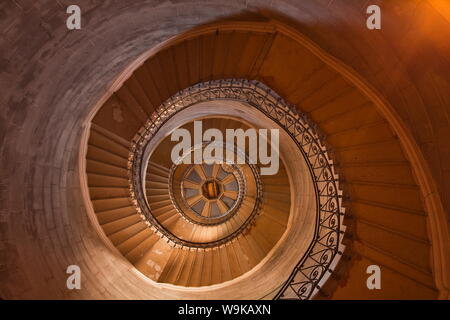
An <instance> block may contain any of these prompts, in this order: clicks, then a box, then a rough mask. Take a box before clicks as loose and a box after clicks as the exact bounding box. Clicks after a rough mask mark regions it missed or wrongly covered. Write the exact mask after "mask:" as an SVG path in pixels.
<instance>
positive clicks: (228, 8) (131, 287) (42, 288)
mask: <svg viewBox="0 0 450 320" xmlns="http://www.w3.org/2000/svg"><path fill="white" fill-rule="evenodd" d="M69 4H70V1H59V2H55V1H51V0H42V1H39V2H37V1H33V2H31V1H23V0H20V1H4V2H2V3H1V4H0V16H1V19H0V21H1V22H0V26H1V30H2V33H1V34H0V46H1V48H2V50H1V53H0V87H1V88H2V94H1V95H0V105H1V108H0V112H1V113H0V148H1V169H0V181H1V182H0V202H1V205H0V240H1V242H0V280H1V283H2V285H1V287H0V296H1V297H2V298H6V299H12V298H60V299H61V298H83V299H86V298H94V299H95V298H155V297H156V296H155V295H154V293H153V292H151V290H148V288H149V286H148V283H146V281H145V279H143V278H142V276H140V275H138V274H136V273H135V272H133V271H132V270H130V269H129V265H127V264H125V263H123V261H122V260H121V259H120V257H119V256H118V255H116V254H114V253H113V252H111V251H110V250H108V249H107V248H106V247H105V246H104V245H103V243H102V242H101V240H100V239H99V238H98V236H97V234H96V233H95V231H94V230H93V228H92V226H91V224H90V221H89V220H88V218H87V215H86V214H85V208H84V206H83V201H82V197H81V192H80V183H79V177H78V171H79V170H78V169H79V168H77V165H78V154H79V146H80V138H81V133H82V130H83V128H82V126H83V124H84V123H85V119H86V118H87V116H88V115H89V113H90V112H91V110H92V108H93V106H94V105H95V104H96V103H98V101H99V100H100V98H101V97H103V96H104V95H105V94H106V93H107V92H108V90H109V88H110V87H111V83H112V82H113V81H114V79H115V78H116V77H117V75H118V74H120V73H121V72H122V71H123V70H124V69H125V67H126V66H127V65H129V64H130V63H131V62H133V61H134V60H135V59H136V58H137V57H138V56H139V55H141V54H142V53H144V52H146V51H148V50H149V48H152V47H154V46H155V45H157V44H159V43H161V42H162V41H163V40H166V39H168V38H170V37H172V36H175V35H177V34H179V33H180V32H183V31H185V30H188V29H190V28H191V27H193V26H196V25H199V24H202V23H207V22H210V21H213V20H217V19H229V18H230V17H232V18H234V19H236V18H237V19H239V18H240V17H245V18H246V19H259V18H256V17H255V15H253V14H249V13H246V12H247V11H255V10H256V11H260V12H262V13H263V14H264V15H267V16H274V17H277V18H280V17H281V19H282V20H283V21H288V20H290V21H291V22H292V24H293V25H295V26H296V27H297V28H298V29H299V30H300V31H301V32H303V33H304V34H306V35H307V36H309V37H310V38H311V39H313V40H314V41H315V42H316V43H318V44H319V45H320V46H321V47H322V48H324V49H325V50H327V51H328V52H329V53H331V54H332V55H334V56H336V57H338V58H339V59H341V60H342V61H344V62H345V63H346V64H348V65H349V66H351V67H352V68H353V69H355V70H356V71H357V72H358V73H360V74H361V75H362V76H363V77H364V78H365V79H366V81H369V82H370V83H371V84H372V85H373V86H374V87H375V88H376V89H377V90H378V91H379V92H381V93H382V95H383V96H384V98H385V99H386V100H387V101H388V102H389V103H390V104H391V106H393V107H394V108H395V111H396V112H397V113H398V114H399V115H400V117H401V119H402V120H403V121H404V122H405V123H406V124H407V125H408V130H409V131H411V133H412V135H413V136H414V137H415V140H416V142H417V144H418V146H419V147H420V150H421V151H422V153H423V156H424V158H425V160H426V163H427V164H428V167H429V168H430V169H431V173H432V175H433V178H434V180H435V183H436V187H433V186H432V187H431V188H430V189H429V190H431V191H430V194H426V197H430V198H435V199H436V200H437V203H439V201H441V202H442V204H443V207H441V208H437V210H438V211H439V210H440V212H441V218H443V219H447V221H448V211H446V210H445V209H444V208H448V207H449V204H450V186H449V181H450V167H449V163H450V146H449V144H448V138H449V137H450V109H449V108H450V82H449V75H448V73H446V70H449V60H448V57H449V56H450V47H449V46H448V41H446V40H445V39H449V38H450V34H449V33H450V28H449V21H448V20H446V19H445V17H444V16H442V15H441V14H440V12H439V11H438V10H437V9H436V7H433V6H431V5H430V2H429V1H422V2H420V3H419V2H418V1H411V2H410V3H408V4H405V1H401V0H397V1H390V2H389V3H384V2H383V25H382V30H381V31H369V30H367V29H366V28H364V25H365V17H366V14H365V3H364V2H361V1H333V2H330V1H301V2H300V1H294V0H292V1H257V0H247V1H239V0H236V1H226V2H223V1H216V0H213V1H175V0H174V1H134V0H122V1H101V2H100V1H89V0H83V1H80V6H81V7H82V11H83V20H82V30H80V31H68V30H67V29H66V26H65V19H66V17H67V15H66V13H65V10H66V7H65V6H66V5H69ZM274 89H275V90H279V88H276V87H274ZM280 92H282V90H280ZM447 210H448V209H447ZM445 214H446V215H445ZM430 228H431V229H432V230H435V234H436V226H430ZM433 228H434V229H433ZM438 233H439V235H438V236H437V238H434V240H432V241H434V243H437V242H439V241H447V246H446V247H445V246H444V247H440V249H439V250H440V251H441V254H442V256H443V257H446V258H447V259H448V232H447V228H441V229H439V230H438ZM70 264H77V265H79V266H80V267H81V268H82V270H84V272H83V280H82V287H83V290H80V291H77V290H74V291H69V290H67V289H66V287H65V282H66V278H67V275H66V273H65V270H66V268H67V266H68V265H70ZM434 267H435V268H437V269H439V268H442V266H439V265H437V264H436V262H435V266H434ZM444 271H446V270H441V271H440V272H438V273H439V274H438V277H439V279H438V280H439V281H438V282H439V284H438V287H440V288H441V289H443V292H445V288H448V282H447V281H448V275H446V274H445V272H444ZM341 292H342V293H341V295H340V296H339V295H338V297H345V296H346V295H347V296H348V292H346V291H345V288H344V289H342V290H341ZM230 294H232V293H230ZM447 295H448V291H447ZM157 296H158V297H160V298H161V297H163V296H164V292H163V291H160V292H158V295H157ZM441 296H442V295H441ZM444 296H445V293H444ZM167 298H170V296H169V295H167ZM198 298H203V297H202V296H199V297H198Z"/></svg>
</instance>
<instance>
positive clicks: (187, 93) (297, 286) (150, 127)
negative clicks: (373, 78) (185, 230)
mask: <svg viewBox="0 0 450 320" xmlns="http://www.w3.org/2000/svg"><path fill="white" fill-rule="evenodd" d="M214 100H235V101H240V102H243V103H246V104H247V105H250V106H252V107H254V108H256V109H258V110H259V111H260V112H262V113H263V114H264V115H265V116H266V117H268V118H270V119H271V120H273V121H274V122H276V123H277V124H278V125H279V126H280V128H282V129H284V130H285V131H286V132H287V133H288V134H289V136H290V137H291V138H292V139H293V141H294V142H295V143H296V145H297V147H298V148H299V150H300V151H301V153H302V154H303V157H304V159H305V161H306V163H307V165H308V168H309V170H310V173H311V177H312V179H313V180H314V181H313V182H314V188H315V195H316V202H317V208H318V210H317V218H316V225H315V232H314V238H313V241H312V242H311V244H310V245H309V247H308V249H307V251H306V253H305V254H304V256H303V257H299V258H300V259H299V262H298V264H297V265H296V267H295V268H294V270H293V271H292V273H291V275H290V277H289V278H288V279H287V281H286V282H285V283H284V285H283V286H282V287H281V289H280V290H279V292H278V293H277V294H276V296H275V299H301V300H303V299H310V298H311V297H313V296H314V294H315V293H316V292H317V290H318V289H320V286H321V285H322V283H323V282H324V281H325V280H326V279H327V278H328V275H329V274H330V272H331V271H332V269H333V268H334V266H335V265H336V263H337V261H338V259H339V258H340V255H342V251H343V249H344V246H343V245H342V237H343V233H344V231H345V227H344V226H343V224H342V221H343V215H344V209H343V208H342V192H341V191H340V189H339V181H338V176H337V175H336V173H335V170H334V166H333V161H332V160H331V159H330V156H329V152H328V151H327V148H326V147H325V143H324V141H323V136H322V135H321V134H320V133H319V130H318V129H317V128H316V126H315V125H314V124H313V123H312V122H311V121H310V120H309V119H308V118H307V116H306V115H305V114H302V113H300V112H298V111H297V109H296V107H295V106H293V105H290V104H288V103H286V102H285V101H284V100H283V99H282V98H281V97H280V96H279V95H277V94H276V93H275V92H274V91H272V90H271V89H270V88H268V87H267V86H265V85H264V84H262V83H261V82H258V81H254V80H245V79H225V80H216V81H209V82H204V83H200V84H197V85H194V86H192V87H189V88H187V89H185V90H182V91H180V92H179V93H177V94H175V95H174V96H172V97H171V98H169V99H168V100H167V101H165V102H164V103H163V104H162V105H161V106H160V107H159V108H158V109H157V110H156V111H155V113H154V114H153V115H152V116H151V118H150V119H149V120H148V121H147V123H146V124H145V125H144V127H143V128H142V129H141V130H140V132H139V133H138V134H137V135H136V137H135V138H134V140H133V143H132V146H131V149H130V156H129V160H128V168H129V179H130V181H129V182H130V194H131V198H132V201H133V203H134V204H135V205H136V207H137V210H138V211H139V212H141V213H143V215H142V216H143V218H144V219H145V220H146V221H147V222H148V223H149V225H151V226H152V227H155V226H156V228H155V231H156V232H159V233H161V234H162V235H163V236H166V237H167V238H168V239H169V240H168V241H172V242H173V243H174V245H180V246H182V245H189V244H186V243H183V241H179V240H180V239H173V235H170V234H165V233H168V232H167V231H165V230H164V228H162V227H161V226H159V223H158V222H157V221H156V219H154V218H153V217H152V216H151V213H150V212H149V208H148V206H147V205H146V202H145V198H144V194H143V191H142V186H141V183H142V181H141V170H142V167H141V166H142V163H141V160H142V159H141V157H142V150H143V148H144V147H145V145H146V144H147V143H148V141H150V139H152V137H153V136H154V135H155V134H156V132H157V131H158V130H159V129H160V128H161V127H162V126H163V125H164V123H165V122H166V121H168V120H169V119H170V118H171V117H172V116H173V115H175V114H176V113H177V112H179V111H181V110H184V109H186V108H189V107H190V106H193V105H195V104H198V103H200V102H206V101H214ZM259 183H260V181H259ZM259 196H261V197H262V192H260V194H259ZM260 205H261V203H259V204H258V206H256V207H255V210H256V211H255V214H257V210H259V206H260ZM238 231H239V232H242V230H238ZM229 240H230V239H228V238H227V239H224V242H223V243H225V242H226V241H229ZM215 245H216V244H215ZM198 247H199V248H202V247H207V245H205V246H201V245H199V246H198Z"/></svg>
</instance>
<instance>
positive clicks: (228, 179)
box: [86, 118, 290, 286]
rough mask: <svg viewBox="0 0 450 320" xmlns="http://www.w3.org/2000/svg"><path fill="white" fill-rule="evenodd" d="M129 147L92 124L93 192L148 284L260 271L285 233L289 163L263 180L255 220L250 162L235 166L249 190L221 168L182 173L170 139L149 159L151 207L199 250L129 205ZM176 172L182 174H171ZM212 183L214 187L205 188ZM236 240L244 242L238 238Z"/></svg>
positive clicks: (231, 124) (112, 234) (202, 281)
mask: <svg viewBox="0 0 450 320" xmlns="http://www.w3.org/2000/svg"><path fill="white" fill-rule="evenodd" d="M202 123H203V128H204V129H208V128H215V129H218V130H221V132H223V133H224V134H225V130H226V129H233V128H246V126H245V124H243V123H240V122H237V121H235V120H230V119H223V118H213V119H205V120H203V122H202ZM186 127H187V128H189V129H188V130H190V131H191V132H193V127H192V122H191V123H189V124H187V125H185V126H183V128H186ZM127 144H128V145H129V144H130V142H127V143H125V142H124V141H122V139H121V138H118V137H117V135H116V134H114V133H111V132H107V131H105V130H101V129H100V130H99V129H98V128H97V127H96V126H93V128H92V130H91V135H90V139H89V148H88V152H87V165H86V172H87V175H88V183H89V192H90V196H91V200H92V204H93V208H94V210H95V213H96V216H97V218H98V222H99V223H100V225H101V226H102V228H103V230H104V232H105V234H106V235H107V236H108V238H109V239H110V240H111V242H112V243H113V244H114V246H116V248H117V249H118V250H119V251H120V252H121V253H122V254H123V255H124V256H125V257H126V258H127V259H128V260H129V261H130V262H131V263H133V264H134V265H135V266H136V268H137V269H138V270H139V271H141V272H142V273H143V274H145V275H146V276H147V277H149V278H150V279H153V280H155V281H159V282H164V283H172V284H177V285H184V286H206V285H212V284H216V283H220V282H225V281H227V280H231V279H233V278H236V277H238V276H239V275H242V274H244V273H245V272H247V271H249V270H250V269H252V268H253V267H254V266H256V265H257V264H258V263H259V262H260V261H261V260H262V259H263V258H264V257H265V256H266V255H267V253H268V252H269V251H270V250H271V249H272V247H273V246H274V245H275V243H276V242H277V241H278V240H279V238H280V237H281V235H282V234H283V232H284V231H285V230H286V225H287V221H288V216H289V210H290V189H289V180H288V177H287V173H286V171H285V169H284V167H283V166H281V168H280V169H279V171H278V173H277V175H275V176H262V177H261V182H258V183H262V184H263V185H264V192H262V198H263V199H264V205H263V206H262V208H261V210H258V212H257V215H258V219H257V221H253V219H254V218H255V217H254V216H252V215H255V214H256V212H253V211H254V208H255V206H256V205H257V201H256V200H257V199H256V198H257V190H256V185H257V182H256V180H255V179H254V178H253V179H252V177H251V176H252V171H251V169H250V168H249V167H248V165H246V166H243V167H242V168H239V169H236V170H238V172H241V171H242V175H243V177H242V178H245V181H246V182H247V184H246V185H245V186H244V185H242V186H241V185H240V183H239V184H238V183H237V177H236V174H233V172H227V171H225V170H226V169H225V170H224V167H223V166H222V165H219V164H213V165H207V164H199V165H193V166H188V165H181V167H183V168H182V172H181V173H174V172H173V171H175V170H174V169H173V168H172V167H173V162H172V159H171V150H172V149H173V147H174V146H175V144H176V143H175V142H172V141H170V136H167V137H166V138H165V139H163V140H162V141H161V142H160V143H159V145H158V146H157V148H155V150H154V151H153V153H152V155H151V157H150V158H149V160H148V166H147V171H146V179H145V190H146V197H147V202H148V206H149V208H150V209H151V212H152V214H153V216H154V217H155V219H157V220H158V222H159V223H160V224H161V226H162V227H163V228H165V229H166V230H167V231H168V232H170V233H171V234H174V235H176V236H177V237H179V238H182V239H183V240H185V241H187V242H190V243H193V244H196V243H197V244H198V245H199V246H198V247H194V248H189V247H188V249H186V247H185V246H180V247H176V246H173V245H170V243H169V242H170V241H168V240H169V239H168V238H167V237H164V236H163V237H161V236H160V235H158V234H157V233H155V232H154V231H152V230H151V229H150V228H149V227H148V225H150V224H149V223H147V224H146V223H145V222H144V221H143V220H142V218H141V217H140V216H139V215H138V214H137V213H136V208H135V206H134V205H133V204H132V203H131V201H130V200H129V195H128V193H129V189H128V187H129V186H128V170H127V158H128V152H129V151H128V150H127V148H126V146H127ZM171 171H172V173H173V174H177V175H178V177H176V176H174V177H171ZM242 178H241V179H242ZM258 178H259V177H258ZM177 179H178V180H181V179H183V187H181V182H180V181H178V182H179V183H178V189H179V193H180V194H179V195H178V198H182V196H181V192H180V189H181V188H184V193H186V196H185V197H186V198H185V199H183V200H184V202H185V205H184V208H183V209H181V208H180V207H181V205H180V204H177V199H175V198H176V197H177V196H176V195H173V194H171V193H173V192H174V191H173V189H176V187H175V185H176V181H177ZM215 181H217V182H215ZM208 183H209V184H210V185H211V186H210V187H209V189H210V190H202V188H203V189H205V187H206V188H207V186H205V185H206V184H208ZM217 183H219V184H220V186H217ZM214 184H215V187H216V188H220V189H221V190H222V191H220V193H221V195H220V197H218V195H217V193H218V192H219V191H217V190H213V189H212V188H213V185H214ZM172 185H173V186H172ZM240 188H243V189H244V188H245V194H240V193H244V191H239V189H240ZM189 192H190V194H189ZM208 193H210V194H211V196H208ZM208 197H209V198H213V200H210V199H208ZM238 198H242V199H238ZM260 200H261V199H260ZM178 201H179V202H181V201H182V199H178ZM238 202H239V203H238ZM194 210H197V212H195V211H194ZM184 211H190V212H191V216H192V217H193V218H195V217H197V220H200V221H195V220H193V218H192V217H191V218H189V216H188V215H187V214H185V213H184ZM229 211H233V212H229ZM230 216H231V217H230ZM199 217H201V218H202V219H198V218H199ZM202 220H203V221H202ZM223 220H224V221H223ZM246 221H248V222H247V224H246V227H245V228H244V230H242V229H243V228H242V225H243V224H244V222H246ZM250 224H253V226H251V227H250ZM236 235H239V237H238V238H237V239H234V238H236ZM232 240H234V241H232ZM228 242H230V243H229V244H227V243H228ZM208 244H209V245H208ZM224 244H227V245H224ZM202 246H203V247H202Z"/></svg>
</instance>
